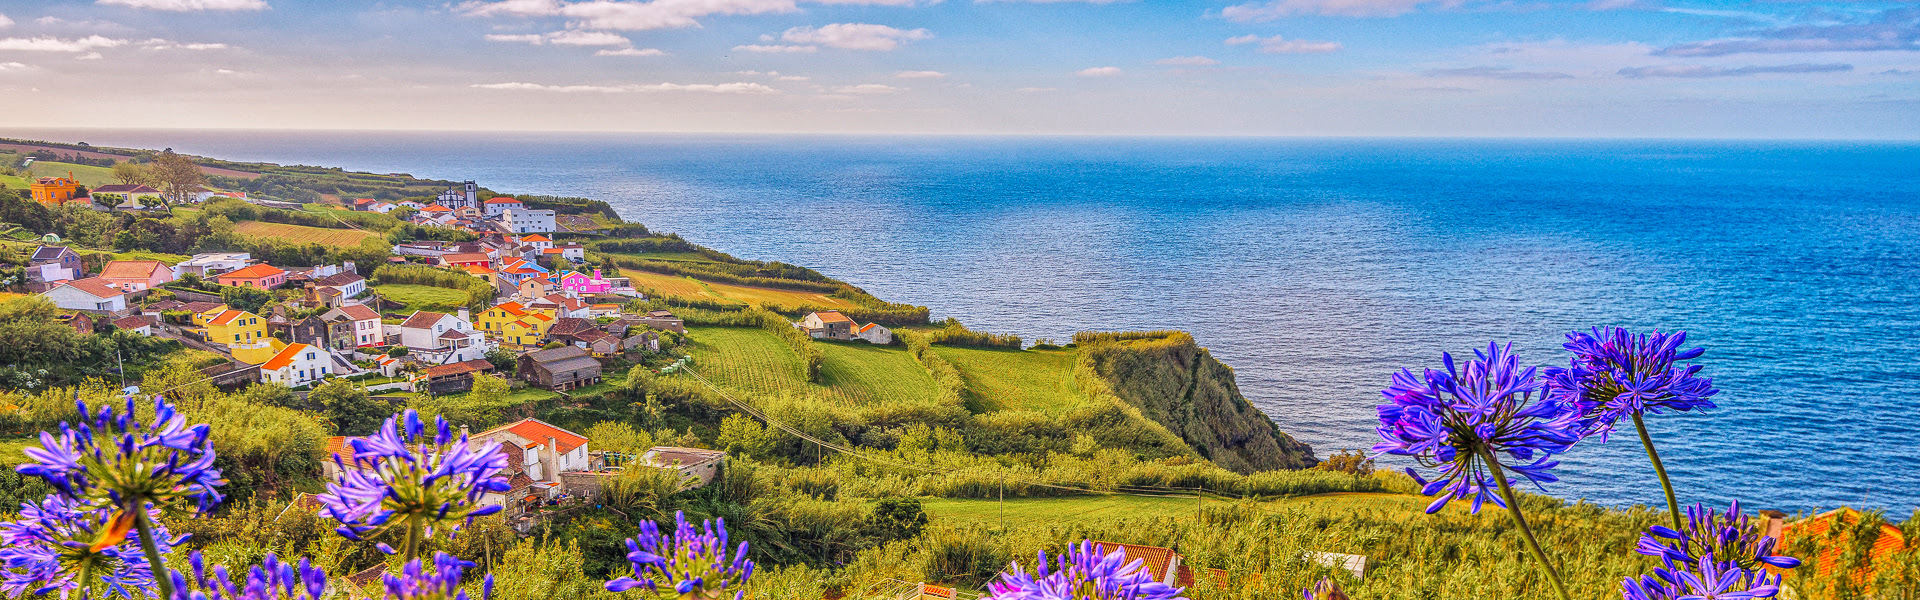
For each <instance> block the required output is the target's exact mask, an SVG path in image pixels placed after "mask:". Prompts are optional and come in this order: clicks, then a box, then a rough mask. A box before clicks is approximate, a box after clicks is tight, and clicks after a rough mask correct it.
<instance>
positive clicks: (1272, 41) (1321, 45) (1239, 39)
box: [1227, 35, 1341, 54]
mask: <svg viewBox="0 0 1920 600" xmlns="http://www.w3.org/2000/svg"><path fill="white" fill-rule="evenodd" d="M1256 42H1258V43H1259V44H1260V47H1259V49H1258V50H1256V51H1257V52H1259V53H1261V54H1324V53H1327V52H1333V51H1336V50H1339V49H1340V48H1341V46H1340V42H1314V41H1306V40H1289V39H1285V38H1282V37H1280V36H1277V35H1276V36H1273V37H1265V38H1263V37H1260V36H1257V35H1242V36H1235V37H1230V38H1227V45H1229V46H1238V45H1241V44H1252V43H1256Z"/></svg>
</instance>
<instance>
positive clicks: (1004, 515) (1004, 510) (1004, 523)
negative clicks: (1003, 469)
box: [1000, 474, 1007, 532]
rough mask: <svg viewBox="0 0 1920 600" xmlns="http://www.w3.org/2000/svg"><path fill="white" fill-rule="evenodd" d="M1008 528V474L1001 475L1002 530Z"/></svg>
mask: <svg viewBox="0 0 1920 600" xmlns="http://www.w3.org/2000/svg"><path fill="white" fill-rule="evenodd" d="M1006 530H1007V476H1006V474H1001V475H1000V531H1002V532H1004V531H1006Z"/></svg>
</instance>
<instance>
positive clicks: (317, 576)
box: [168, 552, 327, 600]
mask: <svg viewBox="0 0 1920 600" xmlns="http://www.w3.org/2000/svg"><path fill="white" fill-rule="evenodd" d="M187 562H188V563H189V564H191V565H192V567H193V575H192V577H191V578H189V577H188V576H187V575H186V574H183V573H181V572H179V571H169V572H168V573H169V579H170V580H171V581H172V582H173V589H174V590H176V591H175V592H174V597H173V599H172V600H321V599H322V598H324V597H326V592H327V573H326V571H322V570H320V569H319V568H317V567H314V566H313V564H312V563H311V562H309V561H308V560H307V559H305V558H302V559H300V563H299V564H298V565H294V564H289V563H286V562H282V561H281V560H280V557H279V556H277V555H275V554H274V553H272V552H268V553H267V556H266V559H265V560H262V561H261V563H260V564H258V565H255V566H254V567H253V568H251V569H248V570H247V576H246V578H245V579H244V580H243V581H241V582H240V584H239V585H235V584H234V582H233V579H232V577H231V573H230V572H229V571H228V569H227V568H226V567H224V566H219V565H215V566H214V567H213V568H212V569H208V568H207V565H206V562H205V561H204V560H203V559H202V558H201V556H200V553H199V552H194V553H193V554H190V555H188V557H187Z"/></svg>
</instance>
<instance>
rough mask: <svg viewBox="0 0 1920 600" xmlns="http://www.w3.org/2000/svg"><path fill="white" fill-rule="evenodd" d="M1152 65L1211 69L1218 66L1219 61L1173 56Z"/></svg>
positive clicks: (1197, 57) (1198, 57)
mask: <svg viewBox="0 0 1920 600" xmlns="http://www.w3.org/2000/svg"><path fill="white" fill-rule="evenodd" d="M1153 64H1156V65H1167V66H1170V67H1211V66H1213V65H1217V64H1220V61H1217V60H1214V59H1211V58H1207V57H1205V56H1175V57H1173V58H1162V59H1160V60H1156V61H1153Z"/></svg>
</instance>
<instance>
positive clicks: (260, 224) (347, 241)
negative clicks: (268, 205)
mask: <svg viewBox="0 0 1920 600" xmlns="http://www.w3.org/2000/svg"><path fill="white" fill-rule="evenodd" d="M233 232H234V233H237V234H240V235H244V236H248V237H256V238H270V239H276V240H281V241H285V242H293V243H298V244H320V245H323V246H333V247H338V248H357V247H359V246H360V243H361V242H364V241H367V240H370V239H371V240H380V241H382V242H384V241H385V240H386V237H385V236H382V235H380V234H378V233H374V232H371V231H365V230H360V229H325V228H320V227H308V226H305V225H288V224H286V223H268V222H266V221H246V222H243V223H239V224H236V225H234V226H233Z"/></svg>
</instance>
